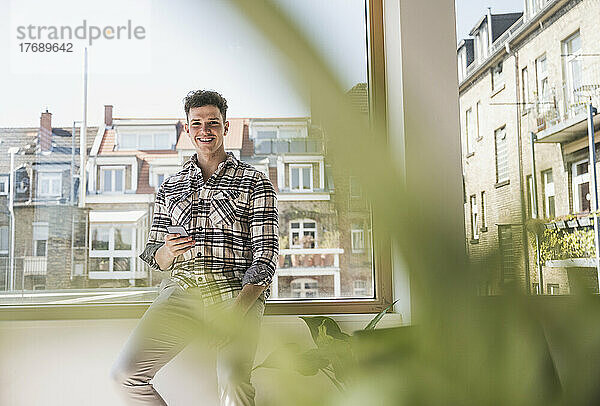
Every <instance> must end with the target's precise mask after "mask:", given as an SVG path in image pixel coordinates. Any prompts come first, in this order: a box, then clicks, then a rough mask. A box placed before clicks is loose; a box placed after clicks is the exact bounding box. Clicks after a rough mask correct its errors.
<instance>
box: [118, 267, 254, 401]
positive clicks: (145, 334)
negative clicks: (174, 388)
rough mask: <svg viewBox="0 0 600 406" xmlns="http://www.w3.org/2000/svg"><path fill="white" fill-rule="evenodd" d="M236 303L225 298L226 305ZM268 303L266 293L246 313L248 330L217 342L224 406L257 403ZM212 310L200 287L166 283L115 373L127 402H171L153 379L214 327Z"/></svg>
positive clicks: (129, 340) (128, 342) (221, 393)
mask: <svg viewBox="0 0 600 406" xmlns="http://www.w3.org/2000/svg"><path fill="white" fill-rule="evenodd" d="M232 301H233V299H231V300H228V301H226V302H223V303H222V306H227V305H230V304H231V302H232ZM264 307H265V304H264V293H263V294H262V295H261V296H260V298H259V299H258V300H257V301H256V303H255V304H254V305H253V307H252V308H251V309H250V310H249V311H248V314H247V316H246V323H247V324H246V325H245V327H249V328H248V330H249V331H248V334H246V333H245V332H244V333H243V334H240V335H239V336H237V335H236V337H237V338H235V339H233V341H231V342H229V343H227V344H225V345H218V346H217V382H218V391H219V400H220V404H221V406H242V405H243V406H254V394H255V390H254V387H253V386H252V384H251V383H250V375H251V372H252V364H253V362H254V354H255V351H256V344H257V339H258V329H259V326H260V321H261V319H262V316H263V313H264ZM213 313H214V312H211V308H210V307H206V306H205V305H204V303H203V300H202V297H201V295H200V294H199V293H198V290H197V289H194V288H191V289H187V290H183V289H181V288H180V287H179V286H178V285H177V284H176V283H175V282H173V281H171V280H170V279H165V280H164V281H163V283H162V284H161V287H160V293H159V295H158V297H157V298H156V300H155V301H154V302H153V303H152V304H151V305H150V307H149V308H148V310H147V311H146V313H145V314H144V316H143V317H142V319H141V320H140V322H139V323H138V325H137V326H136V328H135V330H134V331H133V333H132V334H131V336H130V337H129V339H128V340H127V343H126V344H125V346H124V348H123V350H122V351H121V353H120V354H119V356H118V358H117V360H116V362H115V364H114V365H113V368H112V371H111V376H112V379H113V381H114V382H115V383H116V385H117V386H118V388H119V391H120V392H121V393H122V394H123V395H124V397H125V399H126V400H127V402H128V403H127V404H131V405H166V404H167V403H166V402H165V401H164V399H163V398H162V397H161V396H160V395H159V394H158V392H157V391H156V390H155V389H154V387H153V385H152V383H151V381H152V378H153V377H154V375H155V374H156V373H157V372H158V371H159V370H160V369H161V368H162V367H163V366H164V365H165V364H167V363H168V362H169V361H170V360H171V359H173V358H174V357H175V356H176V355H177V354H178V353H179V352H180V351H181V350H183V348H185V347H186V346H187V345H188V344H189V343H190V342H191V341H192V340H194V339H197V338H198V337H199V335H202V332H203V331H204V332H206V331H207V329H210V328H211V324H212V323H218V320H214V319H213V318H212V317H211V316H212V314H213ZM217 314H218V313H217ZM212 325H213V326H214V325H215V324H212ZM242 337H243V338H242ZM205 338H206V337H205ZM240 340H243V342H242V343H240Z"/></svg>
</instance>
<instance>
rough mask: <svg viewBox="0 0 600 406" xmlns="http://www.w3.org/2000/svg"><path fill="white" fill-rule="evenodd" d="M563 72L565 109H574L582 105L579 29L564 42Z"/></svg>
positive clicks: (569, 110)
mask: <svg viewBox="0 0 600 406" xmlns="http://www.w3.org/2000/svg"><path fill="white" fill-rule="evenodd" d="M562 52H563V72H564V81H565V84H566V86H565V109H566V111H568V112H571V111H573V109H575V108H577V107H578V106H579V105H580V103H579V102H580V100H579V99H580V97H578V94H577V93H578V92H579V90H580V89H581V79H582V78H581V73H582V72H581V36H580V35H579V31H578V32H576V33H575V34H573V35H571V36H570V37H569V38H567V39H566V40H564V41H563V43H562Z"/></svg>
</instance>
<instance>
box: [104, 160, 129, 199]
mask: <svg viewBox="0 0 600 406" xmlns="http://www.w3.org/2000/svg"><path fill="white" fill-rule="evenodd" d="M100 190H102V192H103V193H123V191H124V190H125V167H122V166H105V167H102V168H100Z"/></svg>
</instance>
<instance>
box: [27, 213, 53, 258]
mask: <svg viewBox="0 0 600 406" xmlns="http://www.w3.org/2000/svg"><path fill="white" fill-rule="evenodd" d="M36 227H39V230H40V231H38V232H37V233H41V234H42V236H43V237H46V238H36V234H37V233H36V231H35V229H36ZM49 231H50V230H49V226H48V223H47V222H43V221H36V222H34V223H32V233H31V235H32V237H31V254H32V255H31V256H34V257H37V256H38V255H37V242H38V241H44V242H45V244H46V245H45V247H44V248H45V252H44V255H42V256H40V257H42V258H47V257H48V233H49Z"/></svg>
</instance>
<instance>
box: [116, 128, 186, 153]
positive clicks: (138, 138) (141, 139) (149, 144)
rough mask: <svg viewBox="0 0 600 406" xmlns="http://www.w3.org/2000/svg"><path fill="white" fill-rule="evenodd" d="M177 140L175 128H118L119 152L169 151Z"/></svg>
mask: <svg viewBox="0 0 600 406" xmlns="http://www.w3.org/2000/svg"><path fill="white" fill-rule="evenodd" d="M175 138H176V134H175V126H147V127H146V126H132V127H131V128H129V127H127V126H121V127H117V139H118V148H119V150H165V149H167V150H169V149H173V145H174V144H175Z"/></svg>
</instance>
